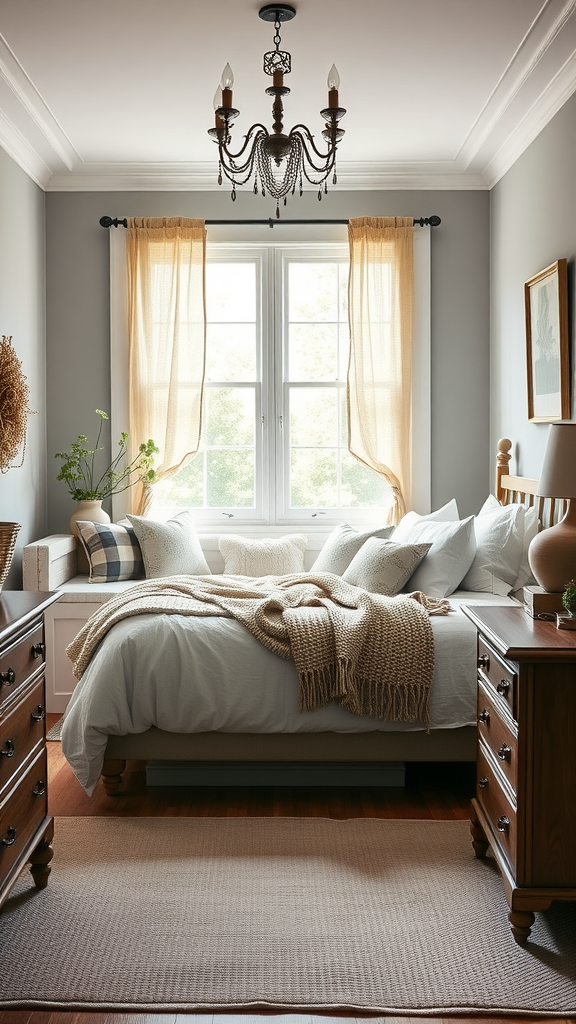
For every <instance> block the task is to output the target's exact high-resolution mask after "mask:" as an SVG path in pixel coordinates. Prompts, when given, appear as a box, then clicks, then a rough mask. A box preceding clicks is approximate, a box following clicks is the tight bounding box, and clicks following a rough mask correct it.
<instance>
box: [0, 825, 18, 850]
mask: <svg viewBox="0 0 576 1024" xmlns="http://www.w3.org/2000/svg"><path fill="white" fill-rule="evenodd" d="M15 842H16V829H15V828H12V826H10V828H8V829H6V835H5V836H4V837H3V838H2V839H0V843H1V844H2V846H14V843H15Z"/></svg>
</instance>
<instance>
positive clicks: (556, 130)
mask: <svg viewBox="0 0 576 1024" xmlns="http://www.w3.org/2000/svg"><path fill="white" fill-rule="evenodd" d="M575 200H576V95H573V96H572V97H571V98H570V99H569V100H568V101H567V103H565V104H564V106H563V107H562V109H561V110H560V111H559V112H558V113H557V114H556V116H555V117H554V118H553V120H552V121H551V122H550V123H549V124H548V125H547V126H546V128H544V129H543V131H542V132H541V133H540V135H539V136H538V137H537V138H536V139H535V140H534V142H533V143H532V145H531V146H530V147H529V148H528V149H527V150H526V152H525V153H524V154H523V155H522V156H521V157H520V159H519V160H517V161H516V163H515V164H514V166H513V167H512V168H511V169H510V170H509V171H508V173H507V174H506V175H505V176H504V177H503V178H502V180H501V181H500V182H498V184H497V185H496V186H495V187H494V188H493V190H492V192H491V292H492V299H491V301H492V314H491V319H492V323H491V403H492V409H491V424H490V446H491V449H493V448H494V446H495V444H496V442H497V439H498V438H499V437H509V438H510V439H511V440H512V441H513V442H514V448H513V452H514V455H515V462H514V463H513V471H517V472H519V473H521V474H522V475H524V476H531V477H536V478H537V477H538V476H539V475H540V470H541V467H542V458H543V454H544V447H545V443H546V438H547V435H548V429H549V428H548V425H547V424H542V423H529V422H528V404H527V395H526V379H527V375H526V338H525V328H524V282H525V281H527V280H528V279H529V278H530V277H533V276H534V274H537V273H538V272H539V271H540V270H543V269H544V268H545V267H548V266H550V264H551V263H554V262H555V261H556V260H558V259H561V258H566V259H567V260H568V302H569V332H570V339H571V346H572V364H571V365H572V367H574V365H575V363H576V359H575V358H574V355H575V352H574V337H575V331H574V325H575V303H574V260H575V255H576V201H575ZM573 381H574V377H573ZM574 394H575V389H574V387H573V389H572V395H573V396H574ZM574 408H575V406H574V397H573V398H572V416H573V418H574Z"/></svg>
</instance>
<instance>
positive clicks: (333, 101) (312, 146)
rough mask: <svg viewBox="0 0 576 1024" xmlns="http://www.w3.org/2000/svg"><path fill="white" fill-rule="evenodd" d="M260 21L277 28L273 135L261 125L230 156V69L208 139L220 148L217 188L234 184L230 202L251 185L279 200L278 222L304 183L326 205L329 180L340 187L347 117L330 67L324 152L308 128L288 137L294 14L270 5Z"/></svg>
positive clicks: (270, 58)
mask: <svg viewBox="0 0 576 1024" xmlns="http://www.w3.org/2000/svg"><path fill="white" fill-rule="evenodd" d="M258 16H259V17H260V18H262V20H263V21H270V22H274V30H275V32H274V39H273V42H274V45H275V49H274V50H270V51H269V52H268V53H265V54H264V71H265V73H266V74H267V75H270V76H271V78H272V85H271V86H270V87H269V88H268V89H266V94H267V95H268V96H273V97H274V102H273V104H272V117H273V125H272V131H271V132H269V131H268V129H267V128H265V127H264V125H263V124H253V125H252V126H251V127H250V128H249V129H248V131H247V133H246V135H245V136H244V144H243V145H242V146H241V148H240V149H239V150H238V152H237V153H233V152H232V151H231V149H230V145H231V142H232V137H231V134H230V129H231V128H232V127H233V122H234V121H235V120H236V118H237V117H238V115H239V113H240V111H239V110H235V109H234V107H233V106H232V86H233V85H234V76H233V74H232V69H231V68H230V65H229V64H227V65H226V67H225V68H224V71H223V72H222V78H221V80H220V85H219V86H218V89H217V90H216V95H215V96H214V111H215V127H214V128H210V130H209V132H208V134H209V135H210V136H211V137H212V138H213V139H214V142H215V143H216V144H217V146H218V155H219V166H218V184H219V185H221V184H222V180H223V178H222V175H223V174H224V175H225V176H226V178H228V180H229V181H231V182H232V192H231V197H232V200H235V199H236V186H237V185H245V184H246V182H248V181H250V180H252V179H253V182H254V187H253V191H254V194H255V195H257V194H258V192H261V193H262V195H263V196H265V195H266V194H267V193H268V194H269V195H271V196H272V197H273V198H274V199H275V200H276V217H280V205H279V204H280V200H281V199H283V200H284V205H286V198H287V196H288V195H294V194H295V192H296V189H298V191H299V194H300V195H302V192H303V185H304V181H305V180H306V181H308V182H309V183H310V184H311V185H314V186H315V187H316V188H318V199H322V192H324V193H325V194H326V193H327V192H328V178H329V177H330V175H331V174H332V183H333V184H336V149H337V147H338V143H339V141H340V139H341V138H342V136H343V135H344V131H343V130H342V129H341V128H339V127H338V122H339V121H340V119H341V118H342V117H343V116H344V114H345V113H346V111H345V109H344V108H343V107H340V106H338V88H339V86H340V76H339V75H338V72H337V70H336V68H335V67H334V65H332V67H331V68H330V72H329V74H328V106H327V107H325V108H324V109H323V110H321V111H320V116H321V117H322V119H323V120H324V122H325V128H324V131H323V132H322V138H323V139H324V140H325V142H326V149H325V151H323V152H322V151H321V150H320V149H318V147H317V146H316V143H315V142H314V136H313V135H312V133H311V131H310V130H309V129H308V128H307V127H306V125H304V124H297V125H295V126H294V128H291V129H290V132H289V133H288V134H287V135H286V134H285V133H284V125H283V123H282V118H283V116H284V107H283V105H282V97H283V96H287V95H288V93H289V92H290V89H288V88H287V86H285V85H284V75H288V74H289V73H290V71H291V56H290V54H289V53H287V52H286V51H285V50H281V49H280V43H281V41H282V40H281V38H280V26H281V24H282V22H284V21H291V20H292V18H294V17H295V16H296V11H295V9H294V7H290V6H289V5H288V4H267V5H266V6H265V7H262V8H261V9H260V10H259V12H258Z"/></svg>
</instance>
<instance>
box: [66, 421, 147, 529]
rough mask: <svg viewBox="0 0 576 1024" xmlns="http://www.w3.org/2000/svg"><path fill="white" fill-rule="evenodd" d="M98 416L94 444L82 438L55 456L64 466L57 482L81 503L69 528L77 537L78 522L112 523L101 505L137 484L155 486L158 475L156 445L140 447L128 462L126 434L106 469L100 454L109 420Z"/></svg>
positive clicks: (82, 435) (83, 436)
mask: <svg viewBox="0 0 576 1024" xmlns="http://www.w3.org/2000/svg"><path fill="white" fill-rule="evenodd" d="M96 415H97V416H99V417H100V423H99V426H98V436H97V438H96V443H95V444H93V445H92V444H90V443H89V441H88V438H87V437H86V435H85V434H79V435H78V438H77V440H76V441H74V442H73V443H72V444H71V445H70V448H69V449H68V451H66V452H56V455H55V456H54V458H56V459H60V460H61V462H62V465H61V468H60V472H59V474H58V476H57V479H58V480H63V481H64V483H65V484H66V485H67V487H68V490H69V491H70V494H71V496H72V498H74V500H75V501H76V502H78V506H79V507H78V508H77V510H76V512H75V513H74V514H73V516H72V519H71V521H70V528H71V530H72V533H75V534H77V530H76V529H75V525H74V523H75V520H76V519H82V518H85V519H89V520H91V521H93V522H109V521H110V517H109V516H108V514H107V513H106V512H104V511H103V509H102V508H101V506H102V502H103V501H104V500H105V499H106V498H110V497H111V496H112V495H113V494H120V493H121V492H122V491H125V490H127V488H128V487H132V486H133V484H135V483H136V481H137V480H140V481H142V482H145V483H152V482H153V480H154V478H155V475H156V474H155V471H154V469H153V462H154V455H155V454H156V452H158V451H159V449H158V448H157V447H156V445H155V444H154V441H152V440H151V439H150V440H148V441H145V442H143V443H142V444H140V446H139V448H138V453H137V454H136V455H135V456H134V458H133V459H132V460H131V461H130V462H128V461H127V452H128V445H127V442H128V434H127V433H125V431H122V433H121V435H120V440H119V441H118V446H117V448H118V450H117V452H116V454H115V455H113V457H112V459H111V460H110V462H109V463H108V465H105V466H104V467H103V466H102V464H101V458H99V453H100V452H103V451H104V447H103V445H102V444H101V443H100V441H101V438H102V429H103V426H104V422H105V421H107V420H108V418H109V417H108V414H107V413H105V412H103V411H102V409H96ZM95 516H96V518H94V517H95Z"/></svg>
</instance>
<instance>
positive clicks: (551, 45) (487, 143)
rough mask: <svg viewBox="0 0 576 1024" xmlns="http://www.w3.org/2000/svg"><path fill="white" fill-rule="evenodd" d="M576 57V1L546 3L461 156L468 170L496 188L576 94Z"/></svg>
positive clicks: (459, 160) (458, 157) (461, 164)
mask: <svg viewBox="0 0 576 1024" xmlns="http://www.w3.org/2000/svg"><path fill="white" fill-rule="evenodd" d="M575 57H576V0H546V2H545V3H544V5H543V7H542V9H541V11H540V13H539V15H538V17H537V18H536V19H535V20H534V22H533V24H532V25H531V27H530V29H529V31H528V32H527V33H526V36H525V37H524V39H523V40H522V42H521V44H520V46H519V47H518V49H517V50H516V53H515V54H514V55H513V57H512V59H511V60H510V62H509V64H508V67H507V68H506V70H505V71H504V73H503V74H502V76H501V78H500V81H499V82H498V84H497V86H496V88H495V89H494V90H493V92H492V94H491V96H490V97H489V99H488V101H487V102H486V104H485V106H484V108H483V110H482V111H481V113H480V114H479V116H478V118H477V119H476V122H475V124H474V125H473V127H472V129H471V131H470V133H469V134H468V137H467V138H466V140H465V142H464V143H463V145H462V147H461V149H460V151H459V153H458V155H457V157H456V160H457V162H458V163H459V164H460V166H461V167H462V169H463V170H466V171H468V170H481V172H482V174H483V175H484V177H485V179H486V182H487V184H488V186H489V187H490V188H491V187H492V186H493V185H494V184H495V183H496V182H497V181H498V180H499V178H500V177H502V175H503V174H505V173H506V171H507V170H509V168H510V167H511V166H512V164H513V163H514V162H515V161H516V160H517V159H518V157H519V156H521V154H522V153H523V152H524V150H525V149H526V148H527V147H528V146H529V145H530V143H531V142H532V141H533V140H534V139H535V138H536V136H537V135H538V134H539V132H540V131H541V130H542V128H544V126H545V125H546V124H547V123H548V121H549V120H551V118H552V117H553V116H554V114H556V113H557V111H558V110H559V109H560V107H561V106H562V105H563V103H565V102H566V100H567V99H568V98H569V97H570V95H571V94H572V93H573V92H574V90H575V89H576V61H575ZM551 68H552V69H557V70H555V72H554V74H552V75H551V71H550V69H551Z"/></svg>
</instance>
